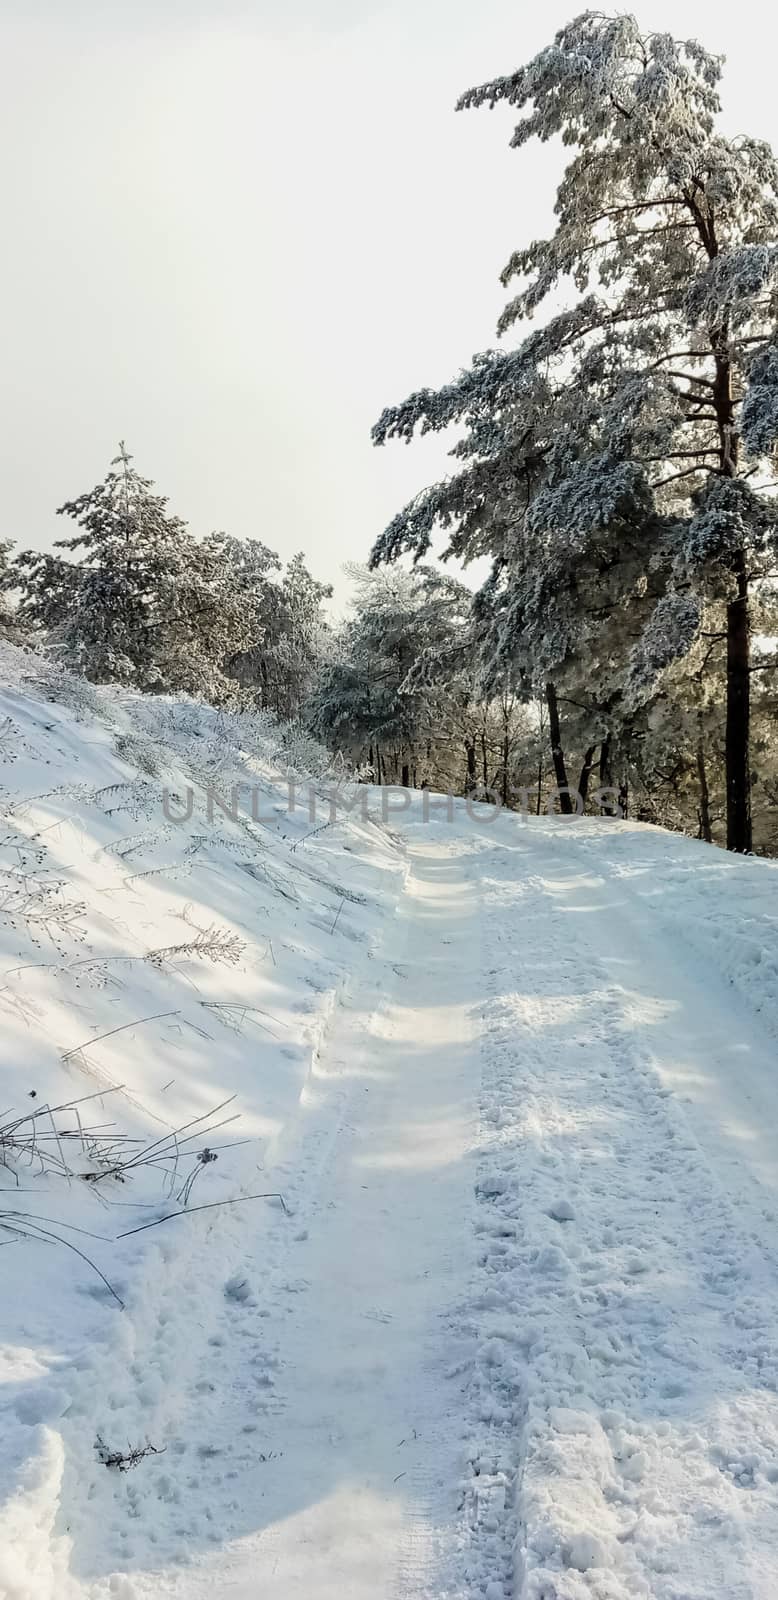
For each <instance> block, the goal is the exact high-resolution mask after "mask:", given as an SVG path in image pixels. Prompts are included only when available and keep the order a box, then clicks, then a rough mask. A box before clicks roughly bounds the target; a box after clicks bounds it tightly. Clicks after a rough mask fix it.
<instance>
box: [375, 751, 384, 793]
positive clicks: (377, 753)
mask: <svg viewBox="0 0 778 1600" xmlns="http://www.w3.org/2000/svg"><path fill="white" fill-rule="evenodd" d="M375 764H376V783H377V784H378V787H379V789H380V787H381V784H382V783H383V781H384V780H383V778H382V777H381V746H380V744H377V745H376V747H375Z"/></svg>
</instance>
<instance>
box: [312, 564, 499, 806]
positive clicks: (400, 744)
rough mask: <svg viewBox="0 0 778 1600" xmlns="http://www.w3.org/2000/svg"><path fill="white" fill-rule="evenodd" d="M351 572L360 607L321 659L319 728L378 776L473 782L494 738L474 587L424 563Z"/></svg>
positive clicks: (409, 781)
mask: <svg viewBox="0 0 778 1600" xmlns="http://www.w3.org/2000/svg"><path fill="white" fill-rule="evenodd" d="M347 571H348V572H349V575H350V576H351V578H352V580H353V582H354V585H355V601H354V608H353V615H352V617H351V618H350V619H349V620H348V622H347V623H346V625H345V627H344V628H343V629H342V630H341V632H340V634H339V636H338V637H337V639H336V640H335V645H334V649H333V650H332V652H331V654H330V659H329V660H328V662H327V663H326V664H325V665H324V667H323V670H322V674H321V677H320V681H319V684H318V686H317V690H316V693H315V695H314V697H313V702H312V716H313V723H314V727H315V729H316V730H317V732H318V733H319V734H320V735H321V736H323V737H325V738H327V739H329V740H330V741H331V742H337V743H338V745H339V746H340V748H341V749H343V750H344V752H345V753H347V754H348V755H349V756H350V758H351V759H352V760H354V761H355V762H357V763H360V764H367V765H369V766H370V767H371V768H372V770H373V773H374V775H375V777H376V781H377V782H379V783H380V782H382V781H383V782H396V783H402V784H404V785H406V786H408V785H410V786H416V785H418V784H420V783H423V782H427V783H430V784H433V783H434V785H435V786H436V787H443V788H445V787H448V786H449V785H450V786H452V787H456V788H465V789H467V788H474V787H475V786H476V784H477V783H478V782H479V781H480V776H481V771H482V761H483V759H484V754H483V753H484V751H485V750H486V748H487V747H486V745H485V744H484V742H483V740H482V738H481V734H482V732H483V733H484V738H486V733H485V726H486V725H485V721H484V717H485V708H484V704H483V701H482V700H479V698H478V695H477V691H476V678H475V673H474V671H473V665H474V663H473V657H472V651H470V652H468V648H467V646H468V642H469V641H470V639H471V634H470V630H469V620H470V598H471V597H470V592H469V590H467V589H466V588H465V587H464V586H463V585H462V584H461V583H458V582H457V581H456V580H455V579H452V578H449V577H447V576H446V575H444V574H441V573H440V572H436V571H435V570H433V569H432V568H428V567H425V566H421V567H417V568H416V569H415V571H414V572H412V573H406V572H402V571H399V570H395V571H393V572H391V573H387V572H384V571H374V572H369V571H367V570H366V569H365V568H363V567H359V566H351V567H349V568H348V569H347ZM509 726H510V718H509ZM490 737H491V735H490ZM489 750H490V751H491V743H490V745H489ZM479 752H481V755H480V756H479ZM490 759H491V757H490ZM487 771H488V762H487Z"/></svg>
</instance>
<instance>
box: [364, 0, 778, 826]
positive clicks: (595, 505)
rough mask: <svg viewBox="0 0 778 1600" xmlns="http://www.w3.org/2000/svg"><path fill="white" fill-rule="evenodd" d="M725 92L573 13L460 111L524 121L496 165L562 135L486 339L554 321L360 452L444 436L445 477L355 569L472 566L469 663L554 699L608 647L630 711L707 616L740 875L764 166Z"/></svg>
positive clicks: (771, 313) (776, 291)
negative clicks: (541, 225) (503, 668)
mask: <svg viewBox="0 0 778 1600" xmlns="http://www.w3.org/2000/svg"><path fill="white" fill-rule="evenodd" d="M720 76H721V63H720V61H719V60H718V58H716V57H714V56H712V55H710V54H709V53H708V52H707V51H706V50H704V49H703V48H702V46H700V45H699V44H697V43H696V42H694V41H687V42H678V41H676V40H674V39H673V38H671V37H670V36H669V35H667V34H647V33H643V32H642V31H641V29H640V28H639V26H638V24H637V22H636V21H635V19H634V17H630V16H621V17H616V18H607V17H603V16H602V15H600V14H596V13H585V14H584V15H582V16H580V17H578V18H577V19H576V20H575V21H573V22H571V23H570V24H569V25H568V26H567V27H565V28H563V29H561V30H560V32H559V33H558V34H557V36H556V38H555V40H554V43H553V44H552V45H550V46H549V47H548V48H547V49H545V50H543V51H542V52H541V53H540V54H539V55H538V56H536V57H535V59H534V60H533V61H531V62H530V63H529V64H528V65H527V66H525V67H521V68H520V69H519V70H518V71H516V72H514V73H512V74H511V75H510V76H508V77H504V78H498V79H495V80H494V81H493V82H491V83H487V84H485V85H483V86H482V87H480V88H476V89H472V90H470V91H468V92H467V93H466V94H465V95H463V97H462V99H461V101H460V103H459V104H460V108H467V107H474V106H482V105H490V106H495V105H498V104H503V103H504V104H507V105H510V106H511V107H513V108H514V109H516V110H517V111H518V112H519V113H520V120H519V122H518V125H517V127H516V130H515V133H514V135H513V140H512V143H513V145H514V147H515V148H517V149H521V148H523V146H524V145H526V144H527V143H528V142H529V141H530V140H531V139H533V138H536V137H537V138H539V139H542V140H547V139H550V138H552V137H555V136H561V139H562V141H563V143H564V144H565V146H566V147H567V148H569V149H571V150H572V151H573V155H572V159H571V161H570V162H569V164H568V166H567V169H566V171H565V174H564V177H563V179H562V181H561V184H560V186H559V189H558V192H557V198H556V207H555V211H556V217H557V223H556V227H555V230H554V233H553V234H552V236H551V237H550V238H547V239H541V240H537V241H535V242H533V243H530V244H528V245H526V246H522V247H521V248H520V249H518V250H517V251H516V252H515V254H514V255H513V256H512V257H511V259H510V261H509V262H508V264H507V266H506V268H505V270H504V272H503V282H504V284H505V285H506V287H507V286H508V285H509V284H512V283H513V282H514V281H516V280H518V284H519V287H518V292H517V293H516V294H515V295H514V297H513V298H512V299H511V300H510V301H509V303H508V305H507V306H506V308H505V311H504V312H503V315H502V318H501V321H500V332H501V333H508V332H510V331H511V330H513V329H514V328H515V326H516V325H517V324H520V323H521V322H523V321H525V320H526V319H528V318H530V317H532V316H534V315H535V314H536V313H537V312H538V311H539V310H540V309H541V308H543V309H544V312H545V308H546V306H547V303H548V301H549V297H550V296H552V295H559V294H563V295H565V296H566V298H567V300H568V302H569V303H568V304H567V305H566V306H565V308H564V309H563V310H561V311H557V312H555V313H554V314H552V315H550V316H549V317H548V320H547V321H546V322H545V324H544V325H543V326H541V327H539V328H537V329H536V330H535V331H533V332H531V333H530V334H529V335H528V336H527V337H526V338H525V339H524V341H523V342H522V343H521V344H519V345H518V347H517V348H514V349H508V350H505V351H499V352H495V351H491V352H488V353H486V354H485V355H482V356H479V357H476V358H475V360H474V362H473V364H472V366H471V367H470V368H469V369H468V370H466V371H465V372H463V373H462V374H461V375H460V376H459V378H457V379H456V380H454V382H453V383H451V384H449V385H447V386H446V387H445V388H443V389H442V390H439V391H437V392H433V391H430V390H423V391H421V392H420V393H417V394H414V395H412V396H411V397H410V398H409V400H407V401H406V402H405V403H404V404H403V405H401V406H398V407H394V408H390V409H388V410H386V411H385V412H384V413H383V415H382V417H381V418H380V420H379V422H378V423H377V424H376V427H375V429H374V438H375V441H376V442H377V443H379V444H382V443H383V442H384V441H385V440H387V439H389V438H390V437H392V436H397V437H401V438H405V439H410V438H411V437H412V435H413V433H414V431H415V430H416V429H417V428H420V429H421V431H422V432H424V431H427V430H429V429H434V430H438V429H443V428H445V427H448V426H449V425H450V424H452V423H455V424H459V425H460V426H461V427H462V428H463V429H464V434H463V437H461V438H460V440H459V442H458V443H457V444H456V445H455V447H454V451H453V454H454V456H455V457H456V459H457V461H458V462H459V463H460V466H459V470H458V471H457V473H456V474H455V475H454V476H453V477H451V478H449V479H447V480H445V481H444V482H442V483H439V484H437V485H435V486H433V487H432V488H431V489H429V490H427V491H426V492H424V493H423V494H421V495H420V496H418V497H417V499H416V500H414V501H413V502H412V503H411V505H409V506H408V507H406V508H405V510H404V511H402V512H401V513H400V514H399V515H398V516H397V517H395V518H394V519H393V521H392V522H391V523H390V525H389V527H388V528H387V530H386V532H385V533H384V535H383V536H382V538H381V539H380V540H379V541H378V543H377V545H376V547H375V550H374V552H373V557H372V559H373V560H374V561H375V562H380V561H386V560H389V561H392V560H395V559H396V558H397V557H398V556H399V555H400V554H401V553H402V552H403V551H410V552H412V553H413V556H414V558H415V559H419V558H420V557H423V556H424V555H425V553H426V552H427V550H428V549H429V547H430V543H431V538H432V534H433V531H434V529H435V528H436V527H442V528H443V529H445V530H447V532H448V534H449V544H448V552H447V553H453V554H456V555H458V556H460V557H462V558H463V559H468V558H471V557H473V556H476V555H480V554H483V553H485V552H488V553H489V554H490V555H491V556H492V558H493V571H492V576H491V579H490V580H489V583H488V584H487V586H486V591H485V594H484V596H483V597H482V607H483V611H484V615H485V617H486V620H487V623H488V627H487V628H486V629H485V638H484V648H485V650H486V652H487V655H488V654H489V653H490V652H491V654H492V655H493V656H494V657H495V658H497V659H504V658H506V657H508V658H510V657H512V658H514V659H517V660H518V661H519V662H520V663H521V664H522V666H523V668H524V669H525V670H526V671H527V672H532V674H533V675H534V676H536V677H537V675H538V674H539V673H540V672H542V673H543V674H544V675H545V676H546V677H548V678H553V677H554V676H555V674H556V672H557V670H558V669H562V668H564V667H566V666H568V667H569V665H570V663H571V661H574V660H577V662H578V666H579V671H583V670H585V665H584V663H585V657H586V653H587V649H588V648H589V644H590V641H591V639H592V638H595V639H599V641H600V643H599V644H598V647H597V653H598V656H599V658H600V660H603V659H604V657H605V656H606V655H607V649H604V648H603V645H602V640H603V636H604V634H605V633H606V632H607V631H608V630H610V636H611V638H612V639H614V641H615V640H616V639H617V637H618V642H617V643H615V645H614V648H613V649H612V650H611V655H612V656H613V658H614V662H613V681H612V683H611V684H610V686H609V687H607V688H606V694H607V698H608V699H609V700H610V701H611V702H612V703H615V702H616V701H618V700H619V698H620V696H621V694H622V691H623V686H624V683H625V681H626V679H627V677H629V678H630V680H631V690H632V693H633V696H634V695H635V694H637V693H638V692H639V691H640V690H642V692H643V694H644V696H645V697H649V696H650V694H651V692H652V690H653V688H654V687H655V686H656V683H657V680H658V679H659V678H660V677H661V675H662V674H663V673H664V672H666V671H667V670H668V669H670V668H671V666H672V663H673V661H676V660H678V659H679V658H680V657H681V656H683V655H684V654H685V652H687V651H688V650H689V649H690V648H691V646H692V645H693V643H694V642H695V640H696V639H697V638H698V636H699V633H700V628H701V619H702V617H703V614H704V612H705V609H706V607H710V606H711V605H713V606H716V605H718V606H719V607H721V609H722V611H723V615H724V631H725V633H726V740H725V743H726V809H727V843H728V846H729V848H730V849H733V850H738V851H748V850H749V849H750V848H751V842H752V833H751V801H750V744H749V707H750V684H751V666H752V662H751V646H750V636H751V609H752V605H753V602H754V599H755V596H756V597H757V598H758V592H759V588H760V586H761V585H763V584H765V583H766V582H768V581H769V580H770V578H771V575H772V573H773V570H774V567H775V563H776V548H777V547H778V519H777V518H776V509H775V503H774V501H773V499H772V497H771V494H770V492H769V490H768V489H767V488H766V485H767V483H768V481H769V480H770V478H771V475H772V462H771V458H772V457H773V456H774V454H775V450H776V441H777V440H778V333H777V332H776V329H777V327H778V245H776V243H775V235H776V227H777V225H778V166H777V165H776V161H775V158H774V156H773V154H772V151H771V150H770V149H769V147H768V146H767V145H765V144H764V143H762V142H760V141H758V140H755V139H752V138H748V137H742V138H738V139H728V138H726V137H725V136H724V135H723V134H722V132H721V131H720V129H719V126H718V117H719V111H720V104H719V97H718V83H719V80H720ZM601 602H602V604H601ZM603 604H604V605H605V607H606V610H605V613H604V615H600V616H599V617H598V612H600V613H601V612H602V605H603ZM598 623H599V624H600V626H598V625H597V624H598Z"/></svg>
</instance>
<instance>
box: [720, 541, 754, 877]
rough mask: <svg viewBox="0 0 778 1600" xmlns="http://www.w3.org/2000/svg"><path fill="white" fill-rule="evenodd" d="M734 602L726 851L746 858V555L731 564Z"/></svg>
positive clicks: (730, 638) (730, 623)
mask: <svg viewBox="0 0 778 1600" xmlns="http://www.w3.org/2000/svg"><path fill="white" fill-rule="evenodd" d="M734 566H735V576H736V579H737V589H738V593H737V599H736V600H730V602H729V604H728V606H727V753H726V776H727V849H728V850H735V851H737V852H738V853H739V854H740V855H746V854H747V853H748V852H749V851H750V849H751V846H752V843H753V837H752V828H751V773H750V766H749V722H750V699H751V673H750V670H749V669H750V665H751V660H750V656H751V641H750V627H749V616H748V574H747V572H746V562H745V555H744V552H743V551H742V550H738V552H737V555H736V556H735V561H734Z"/></svg>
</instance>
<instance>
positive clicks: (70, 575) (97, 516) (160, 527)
mask: <svg viewBox="0 0 778 1600" xmlns="http://www.w3.org/2000/svg"><path fill="white" fill-rule="evenodd" d="M58 515H60V516H66V517H70V518H72V519H73V521H75V522H76V523H77V524H78V526H79V528H80V530H81V531H80V532H79V533H78V534H76V535H74V537H73V538H70V539H60V540H58V541H57V546H56V548H57V549H60V550H65V551H69V552H71V559H70V560H68V559H67V558H66V557H61V556H58V555H56V554H54V553H49V554H45V555H41V554H40V553H39V552H38V551H24V552H22V554H21V555H20V556H19V557H17V561H16V564H15V581H16V583H17V585H18V587H19V589H20V591H21V601H20V616H21V617H22V619H23V620H26V619H28V620H29V621H31V622H32V623H34V624H38V625H39V626H43V627H45V628H46V630H47V631H48V635H49V638H50V639H51V641H52V642H53V643H54V644H56V645H57V646H58V647H59V648H60V650H61V651H62V653H63V654H64V655H65V656H66V658H67V660H68V662H69V664H71V665H73V666H74V667H75V668H76V669H77V670H79V671H81V672H83V673H84V675H85V676H86V677H88V678H91V679H92V680H94V681H98V682H104V683H105V682H112V681H116V682H120V683H128V684H136V685H137V686H138V687H141V688H142V687H159V686H160V685H161V684H162V683H163V682H164V671H163V669H162V665H161V663H162V659H163V657H164V654H165V652H166V648H167V641H166V635H169V633H170V630H171V629H172V628H173V627H174V626H175V622H176V610H175V597H176V590H177V580H178V579H179V577H180V575H181V574H182V573H183V572H186V570H187V567H188V561H187V555H188V553H189V549H190V546H191V544H192V543H193V541H190V540H189V538H188V535H187V533H186V526H185V524H184V523H183V522H181V521H180V519H179V518H177V517H171V516H170V515H169V513H168V511H167V500H166V499H165V498H164V497H163V496H161V495H157V494H155V493H154V486H153V484H152V483H151V482H150V481H149V479H147V478H142V477H141V476H140V474H139V473H138V472H137V471H136V469H135V467H133V465H132V456H131V455H130V454H129V452H128V451H127V449H126V448H125V445H124V443H122V444H120V446H119V454H118V456H116V457H115V459H114V460H113V461H112V462H111V470H110V471H109V472H108V474H107V476H106V477H105V479H104V480H103V482H102V483H99V484H97V485H96V487H95V488H94V489H90V490H89V491H87V492H86V493H85V494H82V495H79V496H78V498H77V499H75V500H72V501H67V502H66V503H65V504H64V505H62V506H60V507H59V510H58ZM74 556H75V558H76V559H75V560H74V559H73V557H74Z"/></svg>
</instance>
